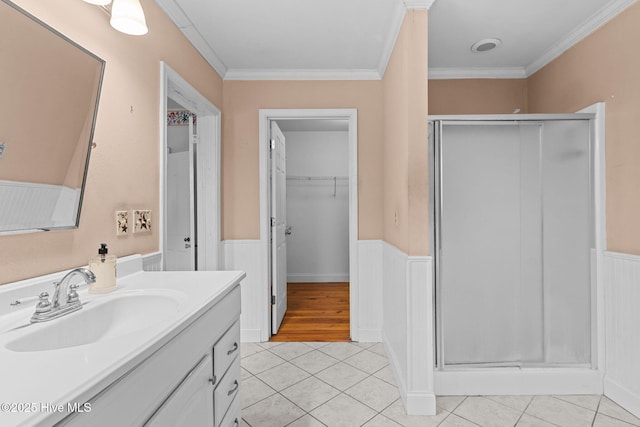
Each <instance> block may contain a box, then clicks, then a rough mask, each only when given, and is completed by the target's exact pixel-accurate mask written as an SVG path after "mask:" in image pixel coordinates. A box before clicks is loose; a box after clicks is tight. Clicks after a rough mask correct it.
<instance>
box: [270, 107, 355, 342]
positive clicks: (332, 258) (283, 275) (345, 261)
mask: <svg viewBox="0 0 640 427" xmlns="http://www.w3.org/2000/svg"><path fill="white" fill-rule="evenodd" d="M260 113H261V115H260V119H261V142H262V145H263V147H262V148H264V150H261V160H263V161H262V162H261V166H262V167H261V190H262V191H261V206H262V212H261V218H262V221H261V240H262V243H263V247H264V255H265V256H264V258H263V262H264V264H265V269H264V271H265V272H268V277H269V281H268V289H266V290H265V291H266V292H265V293H266V294H267V301H268V302H269V304H268V306H267V307H266V308H267V310H265V311H266V313H265V314H266V316H265V326H266V327H265V331H267V332H268V336H266V337H264V339H265V340H267V339H269V338H271V339H272V340H274V341H349V340H351V339H353V340H356V339H357V336H356V335H357V329H356V328H355V327H354V325H357V304H355V302H356V301H357V295H358V294H357V290H358V286H357V271H356V266H357V147H356V146H357V136H356V125H357V119H356V112H355V110H261V111H260Z"/></svg>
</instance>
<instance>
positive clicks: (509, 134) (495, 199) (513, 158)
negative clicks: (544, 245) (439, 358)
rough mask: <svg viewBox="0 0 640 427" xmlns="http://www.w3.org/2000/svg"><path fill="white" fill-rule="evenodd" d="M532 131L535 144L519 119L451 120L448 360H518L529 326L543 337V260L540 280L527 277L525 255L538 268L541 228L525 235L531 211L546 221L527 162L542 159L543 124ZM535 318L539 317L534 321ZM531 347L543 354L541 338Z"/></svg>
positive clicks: (445, 289) (446, 132)
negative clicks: (487, 121)
mask: <svg viewBox="0 0 640 427" xmlns="http://www.w3.org/2000/svg"><path fill="white" fill-rule="evenodd" d="M524 132H525V134H526V136H528V137H529V138H530V139H531V138H532V137H533V141H530V142H532V143H531V144H529V145H528V146H524V145H526V144H521V143H520V140H521V137H522V135H521V127H520V126H519V125H517V124H511V123H509V124H501V123H495V124H493V125H486V124H483V125H475V124H461V125H451V126H449V125H444V129H443V140H442V144H441V146H440V153H441V163H440V173H441V182H440V188H441V200H442V202H441V215H440V217H441V222H440V227H441V228H440V241H441V245H440V272H441V274H440V281H441V287H440V290H441V293H440V301H441V309H442V311H441V317H440V318H441V321H442V327H443V337H442V340H441V344H442V346H443V347H444V348H443V350H444V362H445V364H446V365H458V364H492V365H517V364H519V363H520V362H521V361H522V359H523V345H522V342H521V337H522V335H523V333H525V331H526V334H527V335H528V336H530V337H531V336H532V335H533V336H534V337H541V333H542V331H541V328H540V327H539V326H538V325H539V324H540V322H539V320H540V317H541V315H542V309H541V307H540V305H541V302H542V289H541V285H540V280H539V274H538V275H536V272H535V266H533V268H532V269H533V270H534V272H533V274H530V273H529V274H527V279H526V280H529V281H531V282H533V283H531V285H532V286H527V287H526V289H525V288H524V287H523V286H522V283H521V282H522V281H523V277H522V275H523V273H522V271H521V270H522V263H523V257H529V258H530V259H529V260H528V262H529V264H536V263H537V264H538V267H539V262H540V260H539V256H536V250H535V248H539V247H540V237H539V235H538V236H536V235H533V233H528V234H527V233H524V234H523V231H522V230H523V228H522V227H521V221H522V220H523V218H524V219H525V220H526V221H529V222H532V223H535V222H539V215H538V218H536V212H539V210H540V209H539V206H538V209H537V210H536V207H535V200H533V199H535V195H538V196H539V188H535V187H536V179H535V175H536V171H537V168H536V165H535V164H531V165H527V164H525V165H524V166H525V167H524V168H523V167H522V166H523V162H525V163H526V160H527V158H531V157H534V158H537V152H538V142H539V132H538V128H537V127H527V128H526V129H524ZM528 142H529V141H528ZM530 152H531V153H530ZM529 154H534V156H530V155H529ZM530 175H532V176H530ZM537 182H538V183H539V180H537ZM522 185H529V186H530V187H532V188H531V190H532V191H529V192H528V194H532V196H533V197H530V199H531V200H529V199H525V200H523V192H522V189H521V187H522ZM538 187H539V184H538ZM536 258H538V259H536ZM538 271H539V268H538ZM536 282H537V283H536ZM523 299H526V301H527V303H526V304H523V301H522V300H523ZM529 317H534V319H533V321H532V322H528V323H527V322H526V321H527V318H529ZM536 320H538V321H536ZM525 323H527V324H525ZM531 341H533V340H531ZM535 341H536V342H538V343H541V339H535ZM531 347H532V348H530V349H529V351H530V352H534V353H537V354H540V353H541V348H539V347H540V345H539V344H538V345H537V347H536V346H531ZM534 347H535V348H534Z"/></svg>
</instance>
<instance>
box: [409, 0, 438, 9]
mask: <svg viewBox="0 0 640 427" xmlns="http://www.w3.org/2000/svg"><path fill="white" fill-rule="evenodd" d="M434 1H435V0H404V6H405V8H407V9H426V10H429V9H430V8H431V6H432V5H433V2H434Z"/></svg>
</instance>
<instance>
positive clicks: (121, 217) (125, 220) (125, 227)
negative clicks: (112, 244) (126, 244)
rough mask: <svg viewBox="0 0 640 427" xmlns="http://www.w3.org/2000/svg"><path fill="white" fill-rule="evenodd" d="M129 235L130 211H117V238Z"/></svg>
mask: <svg viewBox="0 0 640 427" xmlns="http://www.w3.org/2000/svg"><path fill="white" fill-rule="evenodd" d="M127 234H129V211H116V236H126V235H127Z"/></svg>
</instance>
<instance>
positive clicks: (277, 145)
mask: <svg viewBox="0 0 640 427" xmlns="http://www.w3.org/2000/svg"><path fill="white" fill-rule="evenodd" d="M286 190H287V172H286V155H285V144H284V135H283V134H282V131H281V130H280V128H279V127H278V124H277V123H276V122H273V121H272V122H271V289H272V291H271V292H272V302H273V305H272V308H271V322H272V333H274V334H277V333H278V329H279V328H280V325H281V324H282V319H283V318H284V314H285V312H286V311H287V239H286V236H285V229H286V228H287V194H286Z"/></svg>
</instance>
